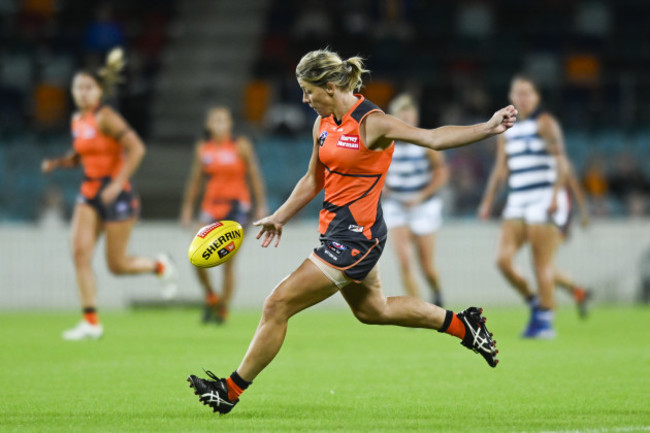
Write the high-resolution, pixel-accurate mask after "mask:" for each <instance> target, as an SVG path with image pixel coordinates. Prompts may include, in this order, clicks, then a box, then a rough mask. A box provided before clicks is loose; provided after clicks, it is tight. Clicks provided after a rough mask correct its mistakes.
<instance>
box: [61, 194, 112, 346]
mask: <svg viewBox="0 0 650 433" xmlns="http://www.w3.org/2000/svg"><path fill="white" fill-rule="evenodd" d="M101 227H102V221H101V219H100V217H99V215H98V213H97V211H96V210H95V209H94V208H92V207H91V206H89V205H88V204H85V203H78V204H77V205H76V206H75V209H74V214H73V216H72V256H73V261H74V267H75V274H76V277H77V287H78V289H79V295H80V298H81V307H82V310H83V320H82V321H81V322H79V324H78V325H77V326H76V327H74V328H72V329H69V330H67V331H64V332H63V338H64V339H66V340H83V339H87V338H90V339H98V338H100V337H101V336H102V334H103V332H104V330H103V327H102V325H101V324H100V323H99V319H98V317H97V286H96V281H95V275H94V273H93V269H92V259H93V253H94V251H95V246H96V245H97V239H98V238H99V235H100V233H101Z"/></svg>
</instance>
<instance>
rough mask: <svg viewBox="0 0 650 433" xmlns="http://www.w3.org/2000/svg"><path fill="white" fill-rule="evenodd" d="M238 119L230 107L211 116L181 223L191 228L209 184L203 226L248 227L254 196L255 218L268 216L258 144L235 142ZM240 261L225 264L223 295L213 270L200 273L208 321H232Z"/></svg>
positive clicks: (197, 152)
mask: <svg viewBox="0 0 650 433" xmlns="http://www.w3.org/2000/svg"><path fill="white" fill-rule="evenodd" d="M232 127H233V121H232V115H231V113H230V110H229V109H228V108H226V107H215V108H213V109H211V110H210V111H209V113H208V116H207V119H206V122H205V130H206V139H205V140H203V141H200V142H199V143H198V144H197V145H196V149H195V151H194V160H193V163H192V169H191V171H190V176H189V179H188V181H187V187H186V189H185V197H184V198H183V205H182V209H181V223H182V224H183V225H184V226H187V225H190V224H191V222H192V219H193V214H194V205H195V203H196V199H197V197H198V196H199V192H200V190H201V188H202V186H203V183H204V182H203V181H204V179H207V184H206V187H205V193H204V194H203V199H202V201H201V213H200V215H199V223H200V224H201V225H206V224H209V223H212V222H215V221H219V220H232V221H237V222H238V223H240V224H241V225H242V226H246V225H247V224H248V223H249V222H250V221H249V219H250V216H251V211H252V209H253V206H252V204H251V191H252V193H253V194H252V195H253V197H252V198H253V199H254V204H255V210H254V212H253V216H254V218H255V219H256V220H257V219H260V218H262V217H263V216H264V215H266V213H267V206H266V195H265V193H264V189H265V187H264V179H263V178H262V175H261V171H260V169H259V164H258V163H257V156H256V155H255V149H254V148H253V145H252V144H251V142H250V141H249V140H248V139H247V138H246V137H237V138H235V137H233V135H232ZM234 263H235V261H234V259H230V260H229V261H227V262H226V263H224V264H223V266H222V268H223V271H224V272H223V291H222V294H221V296H218V295H217V293H216V292H215V290H214V288H213V286H212V282H211V281H210V277H209V276H208V271H207V269H204V268H198V267H197V268H196V270H197V274H198V277H199V281H200V282H201V286H202V287H203V290H204V292H205V303H206V306H205V311H204V314H203V322H209V321H210V320H212V319H215V320H216V321H217V322H218V323H222V322H223V321H224V320H226V317H227V315H228V307H229V305H230V300H231V299H232V296H233V292H234V287H235V272H234V271H235V267H234Z"/></svg>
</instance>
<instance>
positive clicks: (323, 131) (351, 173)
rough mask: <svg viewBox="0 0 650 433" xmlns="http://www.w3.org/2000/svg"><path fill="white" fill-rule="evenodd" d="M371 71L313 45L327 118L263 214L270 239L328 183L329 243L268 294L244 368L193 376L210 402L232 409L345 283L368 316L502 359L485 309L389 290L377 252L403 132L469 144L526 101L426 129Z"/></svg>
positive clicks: (308, 60)
mask: <svg viewBox="0 0 650 433" xmlns="http://www.w3.org/2000/svg"><path fill="white" fill-rule="evenodd" d="M364 72H366V71H365V69H364V67H363V63H362V60H361V59H360V58H359V57H352V58H350V59H347V60H342V59H341V58H340V57H339V55H338V54H336V53H334V52H331V51H328V50H317V51H312V52H310V53H308V54H306V55H305V56H304V57H303V58H302V59H301V60H300V63H299V64H298V66H297V68H296V76H297V79H298V84H299V85H300V87H301V89H302V91H303V102H304V103H306V104H309V106H310V107H312V108H313V109H314V110H315V111H316V113H317V114H318V118H317V119H316V122H315V123H314V128H313V143H312V144H313V154H312V157H311V160H310V162H309V166H308V168H307V173H306V174H305V175H304V176H303V177H302V179H300V180H299V181H298V183H297V185H296V186H295V188H294V190H293V192H292V194H291V195H290V196H289V198H288V199H287V201H285V202H284V204H283V205H282V206H280V208H279V209H277V210H276V211H275V212H274V213H273V214H272V215H270V216H267V217H265V218H262V219H261V220H259V221H257V222H255V225H257V226H260V231H259V233H258V235H257V237H258V239H260V238H261V239H262V241H261V242H262V247H268V246H269V245H270V244H271V243H273V241H274V240H275V245H276V246H277V245H278V244H279V242H280V239H281V237H282V230H283V228H284V225H285V224H286V223H287V222H288V221H289V220H290V219H291V218H292V217H293V216H294V215H295V214H296V213H297V212H298V211H299V210H300V209H302V208H303V207H304V206H305V205H306V204H307V203H309V201H311V200H312V199H313V198H314V197H316V195H317V194H318V193H319V192H320V191H321V190H322V189H325V200H324V202H323V209H322V211H321V213H320V224H319V232H320V235H321V236H320V241H321V242H320V243H321V245H320V247H318V248H316V249H314V251H313V252H312V253H311V255H310V256H309V257H308V258H307V259H306V260H305V261H304V262H303V263H302V264H301V265H300V266H299V267H298V269H296V270H295V271H294V272H292V273H291V274H290V275H289V276H287V277H286V278H285V279H283V280H282V281H281V282H280V283H279V284H278V285H277V286H276V287H275V289H274V290H273V292H272V293H271V294H270V295H269V296H268V298H267V299H266V301H265V302H264V309H263V313H262V319H261V321H260V323H259V325H258V328H257V331H256V332H255V335H254V337H253V339H252V341H251V344H250V346H249V348H248V351H247V352H246V355H245V356H244V359H243V360H242V362H241V364H240V365H239V367H238V368H237V370H236V371H234V372H233V373H232V375H231V376H230V377H228V378H227V379H219V378H217V377H216V376H215V375H214V374H213V373H211V372H208V375H209V376H210V377H211V378H212V380H210V379H200V378H198V377H196V376H194V375H190V376H189V377H188V379H187V380H188V381H189V382H190V386H192V387H193V388H194V389H195V393H197V394H198V395H200V400H201V401H202V402H203V403H204V404H208V405H210V407H211V408H212V409H213V410H214V411H218V412H220V413H228V412H230V410H231V409H232V408H233V407H234V405H235V404H237V403H238V402H239V396H240V395H241V393H242V392H243V391H244V390H245V389H246V388H247V387H248V386H249V385H250V383H251V381H252V380H254V379H255V377H257V375H258V374H259V373H260V372H261V371H262V370H263V369H264V368H265V367H266V366H267V365H268V364H269V363H270V362H271V361H272V360H273V358H274V357H275V356H276V355H277V353H278V351H279V350H280V347H281V346H282V343H283V341H284V337H285V335H286V332H287V322H288V320H289V318H290V317H291V316H293V315H294V314H296V313H298V312H300V311H302V310H304V309H305V308H308V307H310V306H312V305H314V304H317V303H319V302H321V301H323V300H324V299H326V298H328V297H330V296H332V295H333V294H334V293H336V292H338V291H340V292H341V294H342V295H343V297H344V298H345V300H346V301H347V303H348V304H349V306H350V308H351V309H352V312H353V314H354V315H355V316H356V317H357V318H358V319H359V320H360V321H361V322H363V323H368V324H383V325H399V326H407V327H414V328H427V329H435V330H438V331H439V332H446V333H448V334H450V335H454V336H456V337H458V338H460V339H461V343H462V344H463V345H464V346H466V347H468V348H470V349H472V350H474V351H476V352H478V353H480V354H481V355H482V356H483V358H485V360H486V361H487V362H488V364H489V365H490V366H492V367H495V366H496V365H497V362H498V361H497V358H496V354H497V351H496V348H495V342H494V341H493V340H492V336H491V334H490V332H488V330H487V328H486V327H485V324H484V321H485V318H484V317H483V316H482V310H480V309H478V308H476V307H470V308H468V309H466V310H464V311H462V312H460V313H457V314H456V313H454V312H453V311H450V310H444V309H442V308H440V307H438V306H436V305H433V304H429V303H427V302H424V301H423V300H421V299H418V298H413V297H410V296H395V297H388V298H387V297H386V296H384V294H383V292H382V287H381V281H380V278H379V270H378V267H377V261H378V260H379V257H380V256H381V252H382V250H383V247H384V244H385V242H386V224H385V223H384V219H383V216H382V212H381V206H380V204H379V198H380V195H381V190H382V187H383V184H384V179H385V176H386V172H387V171H388V166H389V165H390V162H391V157H392V153H393V148H394V146H393V141H394V140H402V141H406V142H409V143H414V144H418V145H420V146H423V147H427V148H429V149H434V150H443V149H449V148H452V147H458V146H463V145H466V144H469V143H472V142H475V141H479V140H482V139H484V138H487V137H490V136H492V135H495V134H499V133H502V132H504V131H505V130H507V129H508V128H510V127H512V125H513V124H514V121H515V116H516V110H515V109H514V107H512V106H509V107H505V108H503V109H501V110H499V111H497V112H496V113H495V114H494V115H493V116H492V118H491V119H490V120H489V121H487V122H485V123H481V124H478V125H473V126H445V127H441V128H437V129H433V130H426V129H419V128H416V127H414V126H411V125H408V124H406V123H404V122H402V121H401V120H399V119H397V118H395V117H392V116H389V115H386V114H384V113H383V112H382V111H381V110H380V109H379V108H378V107H377V106H376V105H375V104H373V103H372V102H370V101H368V100H366V99H365V98H364V97H363V96H361V95H358V94H355V93H354V90H356V89H358V88H360V87H361V75H362V74H363V73H364Z"/></svg>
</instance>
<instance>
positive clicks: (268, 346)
mask: <svg viewBox="0 0 650 433" xmlns="http://www.w3.org/2000/svg"><path fill="white" fill-rule="evenodd" d="M337 291H338V288H337V286H336V285H335V283H333V282H332V280H331V279H330V278H329V277H327V276H326V275H325V274H324V273H323V272H322V271H321V270H320V269H319V268H318V267H317V265H315V264H314V263H313V262H312V261H311V260H309V259H307V260H305V261H304V262H303V263H302V265H300V266H299V267H298V269H296V270H295V271H294V272H292V273H291V274H290V275H289V276H288V277H286V278H285V279H284V280H282V281H281V282H280V283H279V284H278V285H277V286H276V287H275V289H273V292H271V294H270V295H269V296H268V297H267V298H266V300H265V301H264V309H263V311H262V318H261V320H260V323H259V325H258V326H257V330H256V331H255V335H254V336H253V339H252V341H251V343H250V345H249V346H248V350H247V351H246V355H245V356H244V359H243V360H242V362H241V364H240V365H239V367H238V368H237V370H235V371H234V372H233V374H232V375H231V376H230V377H228V378H227V379H223V378H222V379H220V378H218V377H217V376H215V375H214V374H212V373H211V372H207V374H208V376H210V377H211V378H212V379H213V380H209V379H207V380H206V379H201V378H199V377H197V376H195V375H193V374H192V375H190V376H189V377H188V378H187V380H188V382H190V386H191V387H192V388H194V390H195V394H197V395H200V400H201V402H202V403H203V404H207V405H209V406H210V407H211V408H212V409H213V410H214V411H215V412H219V413H222V414H225V413H228V412H230V411H231V410H232V408H233V407H234V406H235V405H236V404H237V402H238V401H239V396H240V395H241V393H242V392H243V391H244V390H245V389H246V388H247V387H248V385H249V384H250V383H251V382H252V381H253V379H255V378H256V377H257V375H258V374H260V372H261V371H262V370H263V369H264V368H265V367H266V366H267V365H268V364H270V363H271V361H273V359H274V358H275V356H276V355H277V354H278V352H279V351H280V348H281V347H282V344H283V343H284V338H285V336H286V333H287V325H288V322H289V318H291V317H292V316H293V315H295V314H297V313H298V312H300V311H302V310H304V309H305V308H308V307H310V306H312V305H314V304H317V303H319V302H321V301H323V300H325V299H327V298H329V297H330V296H332V295H333V294H334V293H336V292H337Z"/></svg>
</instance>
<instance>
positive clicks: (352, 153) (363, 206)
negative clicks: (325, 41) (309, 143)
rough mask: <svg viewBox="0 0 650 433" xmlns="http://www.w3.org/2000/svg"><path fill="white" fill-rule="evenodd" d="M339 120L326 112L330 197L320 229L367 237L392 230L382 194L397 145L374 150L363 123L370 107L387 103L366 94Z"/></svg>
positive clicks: (323, 142) (322, 138) (322, 136)
mask: <svg viewBox="0 0 650 433" xmlns="http://www.w3.org/2000/svg"><path fill="white" fill-rule="evenodd" d="M355 96H357V97H358V98H359V102H357V103H356V104H355V105H354V106H353V107H352V108H351V109H350V111H348V112H347V113H346V114H345V115H344V116H343V118H342V119H341V122H340V124H339V123H337V122H336V120H335V119H334V116H333V115H330V116H327V117H325V118H321V122H320V128H319V138H318V140H319V145H320V148H319V151H318V157H319V159H320V162H321V163H322V164H323V165H324V166H325V186H324V188H325V201H324V202H323V209H322V210H321V212H320V223H319V232H320V234H321V235H323V236H325V237H332V238H335V239H339V240H341V239H350V238H358V237H359V235H360V234H362V235H363V236H364V237H365V238H367V239H373V238H379V237H382V236H385V235H386V225H385V223H384V219H383V215H382V211H381V205H380V203H379V199H380V197H381V191H382V188H383V186H384V181H385V178H386V172H387V171H388V167H389V166H390V162H391V160H392V157H393V149H394V145H393V144H391V146H390V147H389V148H387V149H386V150H370V149H368V148H367V147H366V146H365V143H363V140H362V139H361V134H360V131H359V125H360V124H361V122H362V121H363V119H364V118H365V117H366V116H367V115H368V114H370V113H373V112H376V111H377V112H381V109H380V108H379V107H377V106H376V105H375V104H373V103H372V102H370V101H368V100H366V99H365V98H364V97H363V96H361V95H355Z"/></svg>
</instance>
